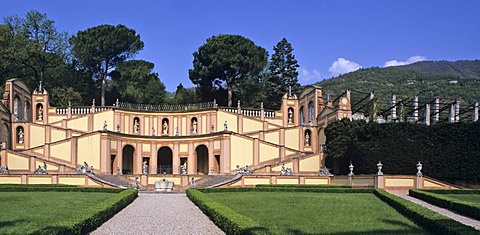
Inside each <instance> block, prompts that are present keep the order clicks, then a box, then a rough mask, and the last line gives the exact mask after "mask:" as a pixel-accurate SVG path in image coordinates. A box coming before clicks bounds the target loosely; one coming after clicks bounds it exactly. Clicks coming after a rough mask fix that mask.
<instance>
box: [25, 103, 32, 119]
mask: <svg viewBox="0 0 480 235" xmlns="http://www.w3.org/2000/svg"><path fill="white" fill-rule="evenodd" d="M31 113H32V107H31V106H30V102H28V101H25V113H24V114H23V117H25V121H27V122H30V121H31V120H32V118H31Z"/></svg>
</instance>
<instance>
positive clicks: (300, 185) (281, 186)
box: [255, 184, 352, 188]
mask: <svg viewBox="0 0 480 235" xmlns="http://www.w3.org/2000/svg"><path fill="white" fill-rule="evenodd" d="M255 187H256V188H352V186H350V185H340V184H338V185H337V184H258V185H256V186H255Z"/></svg>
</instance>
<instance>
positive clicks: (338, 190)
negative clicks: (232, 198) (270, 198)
mask: <svg viewBox="0 0 480 235" xmlns="http://www.w3.org/2000/svg"><path fill="white" fill-rule="evenodd" d="M199 190H200V191H202V192H204V193H215V192H222V193H223V192H312V193H372V192H373V191H374V189H368V188H358V189H357V188H355V189H353V188H297V187H258V188H237V187H231V188H208V189H199Z"/></svg>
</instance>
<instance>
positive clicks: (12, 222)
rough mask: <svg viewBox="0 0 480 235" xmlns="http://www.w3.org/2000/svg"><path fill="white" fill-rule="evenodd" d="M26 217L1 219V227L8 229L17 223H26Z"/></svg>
mask: <svg viewBox="0 0 480 235" xmlns="http://www.w3.org/2000/svg"><path fill="white" fill-rule="evenodd" d="M24 222H25V220H24V219H17V220H7V221H0V228H1V229H6V228H8V227H15V226H17V224H20V223H24Z"/></svg>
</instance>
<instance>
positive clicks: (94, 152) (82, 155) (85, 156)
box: [77, 134, 100, 169]
mask: <svg viewBox="0 0 480 235" xmlns="http://www.w3.org/2000/svg"><path fill="white" fill-rule="evenodd" d="M84 161H86V162H87V163H88V164H89V165H90V166H94V167H95V168H96V169H100V134H95V135H89V136H82V137H79V138H78V149H77V165H80V164H83V162H84Z"/></svg>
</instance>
